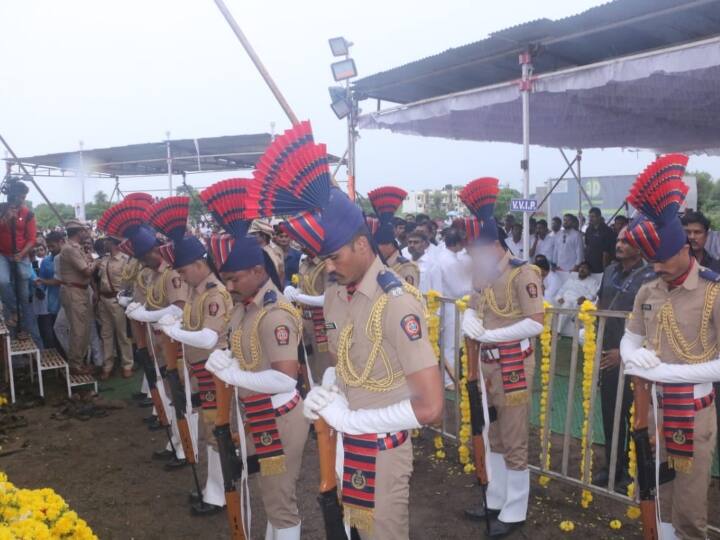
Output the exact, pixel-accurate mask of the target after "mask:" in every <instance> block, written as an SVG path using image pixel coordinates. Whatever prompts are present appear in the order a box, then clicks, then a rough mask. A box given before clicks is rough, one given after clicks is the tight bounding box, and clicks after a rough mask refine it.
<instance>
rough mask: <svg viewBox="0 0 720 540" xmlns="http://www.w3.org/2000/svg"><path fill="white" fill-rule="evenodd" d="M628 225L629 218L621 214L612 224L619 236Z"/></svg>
mask: <svg viewBox="0 0 720 540" xmlns="http://www.w3.org/2000/svg"><path fill="white" fill-rule="evenodd" d="M627 224H628V218H627V217H625V216H623V215H622V214H620V215H619V216H615V219H614V220H613V223H612V230H613V231H614V232H615V234H616V235H619V234H620V231H622V230H623V229H624V228H625V227H627Z"/></svg>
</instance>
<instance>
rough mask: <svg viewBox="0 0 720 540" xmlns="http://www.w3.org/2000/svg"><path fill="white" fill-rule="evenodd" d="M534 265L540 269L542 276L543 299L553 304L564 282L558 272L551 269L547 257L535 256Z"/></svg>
mask: <svg viewBox="0 0 720 540" xmlns="http://www.w3.org/2000/svg"><path fill="white" fill-rule="evenodd" d="M533 263H534V264H535V266H537V267H538V268H539V269H540V275H542V278H543V297H544V298H545V300H547V301H548V302H550V303H552V302H553V301H554V300H555V297H556V296H557V294H558V291H559V290H560V287H561V286H562V282H561V281H560V278H559V277H558V275H557V272H555V271H554V270H553V269H552V268H551V267H550V261H548V259H547V257H546V256H545V255H535V259H533Z"/></svg>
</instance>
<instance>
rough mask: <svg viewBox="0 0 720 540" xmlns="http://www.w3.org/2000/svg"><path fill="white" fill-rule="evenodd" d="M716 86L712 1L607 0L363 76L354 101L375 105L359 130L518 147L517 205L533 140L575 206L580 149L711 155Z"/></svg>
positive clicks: (718, 116) (717, 38)
mask: <svg viewBox="0 0 720 540" xmlns="http://www.w3.org/2000/svg"><path fill="white" fill-rule="evenodd" d="M518 60H519V62H518ZM719 82H720V0H616V1H614V2H609V3H607V4H603V5H601V6H598V7H596V8H593V9H590V10H587V11H585V12H583V13H580V14H578V15H574V16H572V17H567V18H564V19H561V20H558V21H550V20H548V19H540V20H537V21H533V22H530V23H527V24H521V25H519V26H516V27H513V28H510V29H507V30H503V31H500V32H496V33H493V34H491V35H490V37H488V38H487V39H484V40H482V41H479V42H476V43H471V44H469V45H465V46H463V47H459V48H455V49H450V50H448V51H445V52H444V53H441V54H438V55H436V56H432V57H429V58H425V59H422V60H418V61H415V62H412V63H410V64H406V65H404V66H400V67H397V68H394V69H391V70H388V71H385V72H382V73H378V74H375V75H371V76H369V77H366V78H364V79H360V80H358V81H357V82H356V83H355V85H354V87H353V93H354V97H355V99H356V100H361V99H367V98H375V99H377V100H378V110H377V112H373V113H370V114H366V115H363V116H361V117H359V119H358V126H359V127H360V128H365V129H389V130H391V131H393V132H396V133H406V134H413V135H421V136H437V137H445V138H452V139H465V140H475V141H503V142H515V143H522V145H523V156H522V157H523V159H522V160H521V167H522V169H523V177H524V178H523V196H524V197H525V198H528V197H529V182H530V180H529V178H530V169H529V164H530V160H529V155H530V154H529V146H530V144H537V145H543V146H552V147H558V148H560V150H561V153H562V155H563V158H564V160H565V162H566V164H567V168H566V169H565V172H564V173H563V174H562V175H561V177H560V178H561V179H562V178H563V177H564V176H565V175H566V174H567V173H568V172H571V173H572V175H573V176H574V177H575V179H576V180H577V183H578V186H579V201H578V205H579V208H580V210H581V209H582V197H585V198H586V199H587V200H588V202H589V197H588V196H587V194H586V193H585V191H584V189H583V186H582V175H581V172H580V163H581V155H582V149H583V148H607V147H632V148H648V149H656V150H661V151H668V150H676V151H685V152H714V150H713V149H714V148H720V132H719V131H718V130H717V129H716V126H717V125H718V123H719V122H720V96H718V95H717V88H718V83H719ZM383 100H384V101H392V102H394V103H401V104H402V105H399V106H395V107H392V108H389V109H386V110H381V108H380V102H381V101H383ZM563 148H573V149H576V150H577V154H576V156H575V159H573V160H572V161H570V160H569V159H568V158H567V156H566V155H565V153H564V151H563V150H562V149H563ZM556 185H557V182H556V183H555V185H551V184H549V185H548V193H549V192H552V190H553V189H554V187H555V186H556ZM523 223H524V235H523V236H524V238H523V245H524V250H525V253H528V252H529V238H528V228H529V227H528V214H527V213H524V215H523Z"/></svg>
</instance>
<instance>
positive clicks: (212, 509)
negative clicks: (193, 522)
mask: <svg viewBox="0 0 720 540" xmlns="http://www.w3.org/2000/svg"><path fill="white" fill-rule="evenodd" d="M222 510H223V507H222V506H217V505H215V504H208V503H205V502H202V501H198V502H196V503H194V504H192V505H190V513H191V514H192V515H193V516H212V515H213V514H217V513H219V512H222Z"/></svg>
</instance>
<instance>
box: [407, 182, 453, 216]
mask: <svg viewBox="0 0 720 540" xmlns="http://www.w3.org/2000/svg"><path fill="white" fill-rule="evenodd" d="M461 189H462V186H451V185H449V184H448V185H446V186H445V187H444V188H442V189H424V190H422V191H410V192H408V194H407V197H405V200H404V201H403V205H402V209H401V212H402V213H403V214H441V215H447V213H448V212H457V213H458V214H460V215H463V214H466V213H467V208H465V205H464V204H463V203H462V201H461V200H460V190H461Z"/></svg>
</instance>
